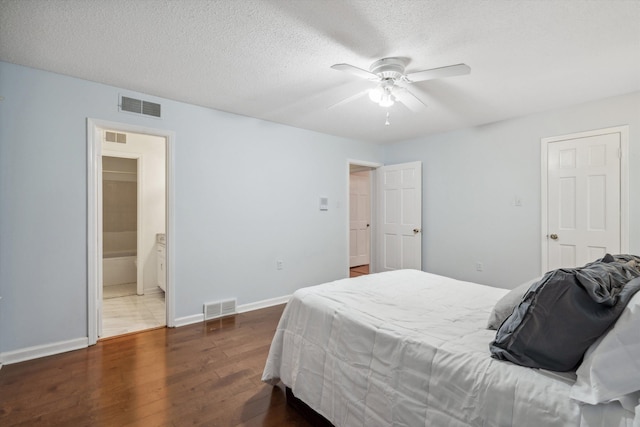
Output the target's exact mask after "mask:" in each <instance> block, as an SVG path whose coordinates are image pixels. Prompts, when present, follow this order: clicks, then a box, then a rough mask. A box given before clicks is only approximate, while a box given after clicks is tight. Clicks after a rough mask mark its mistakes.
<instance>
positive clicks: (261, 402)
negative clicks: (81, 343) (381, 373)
mask: <svg viewBox="0 0 640 427" xmlns="http://www.w3.org/2000/svg"><path fill="white" fill-rule="evenodd" d="M283 309H284V305H279V306H275V307H270V308H266V309H262V310H256V311H252V312H248V313H243V314H238V315H235V316H231V317H227V318H224V319H219V320H213V321H208V322H205V323H198V324H194V325H189V326H184V327H181V328H174V329H166V328H163V329H156V330H152V331H146V332H141V333H138V334H132V335H126V336H122V337H117V338H112V339H108V340H104V341H100V342H99V343H98V344H97V345H95V346H92V347H89V348H87V349H82V350H76V351H73V352H68V353H64V354H59V355H55V356H49V357H45V358H40V359H36V360H31V361H27V362H22V363H16V364H13V365H8V366H4V367H2V369H0V425H1V426H3V427H8V426H35V425H46V426H186V425H189V426H193V425H200V426H224V427H229V426H247V427H249V426H309V423H308V422H307V421H305V420H304V419H303V418H302V417H301V416H300V415H299V414H298V413H297V412H296V411H295V410H293V409H292V408H291V407H289V406H288V405H286V400H285V394H284V389H283V388H282V386H281V385H279V386H277V387H272V386H269V385H266V384H264V383H262V382H261V381H260V378H261V375H262V370H263V368H264V363H265V361H266V358H267V354H268V352H269V345H270V343H271V339H272V337H273V334H274V332H275V328H276V326H277V324H278V320H279V319H280V315H281V314H282V310H283Z"/></svg>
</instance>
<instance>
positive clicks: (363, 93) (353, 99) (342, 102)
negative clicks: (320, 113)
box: [327, 89, 369, 109]
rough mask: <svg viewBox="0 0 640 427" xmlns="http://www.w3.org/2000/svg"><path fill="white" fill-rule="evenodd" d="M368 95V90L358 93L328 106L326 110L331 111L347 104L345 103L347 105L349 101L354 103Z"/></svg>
mask: <svg viewBox="0 0 640 427" xmlns="http://www.w3.org/2000/svg"><path fill="white" fill-rule="evenodd" d="M368 94H369V89H367V90H363V91H362V92H358V93H356V94H355V95H351V96H350V97H348V98H345V99H343V100H342V101H340V102H337V103H335V104H333V105H330V106H328V107H327V109H332V108H336V107H339V106H341V105H344V104H347V103H349V102H351V101H355V100H356V99H358V98H362V97H363V96H365V95H368Z"/></svg>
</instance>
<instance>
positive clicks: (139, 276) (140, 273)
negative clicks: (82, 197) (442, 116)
mask: <svg viewBox="0 0 640 427" xmlns="http://www.w3.org/2000/svg"><path fill="white" fill-rule="evenodd" d="M102 156H109V157H118V158H121V159H134V160H136V164H137V166H136V171H137V179H136V187H137V194H136V203H137V204H138V206H137V212H138V215H137V218H136V223H137V224H136V230H138V231H137V232H136V250H137V249H138V248H141V247H142V236H143V235H144V233H143V232H142V231H143V230H142V229H143V227H144V224H143V221H142V218H144V203H142V201H143V200H144V197H143V194H144V188H143V184H144V183H143V181H144V180H143V179H141V177H143V176H144V174H143V169H144V166H143V165H144V160H143V156H142V153H133V152H130V151H116V150H102V154H101V155H100V157H102ZM99 189H100V188H99ZM102 202H103V200H102V195H99V196H98V210H97V212H96V213H97V214H98V224H96V225H97V227H98V230H99V229H100V228H101V227H103V225H102V221H100V220H99V217H100V212H102ZM102 244H103V242H102V233H98V250H99V251H100V253H99V254H98V259H101V258H102V257H103V253H102V247H103V246H102ZM138 264H140V263H138ZM98 283H100V282H98ZM98 291H100V286H98ZM136 293H137V294H138V295H142V294H144V269H143V268H141V267H140V266H138V267H137V268H136ZM100 298H101V297H100V296H99V298H98V299H100Z"/></svg>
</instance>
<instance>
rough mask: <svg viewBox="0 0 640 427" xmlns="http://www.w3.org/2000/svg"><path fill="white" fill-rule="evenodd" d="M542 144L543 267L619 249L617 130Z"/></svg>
mask: <svg viewBox="0 0 640 427" xmlns="http://www.w3.org/2000/svg"><path fill="white" fill-rule="evenodd" d="M546 148H547V230H546V234H547V239H546V246H547V247H546V249H547V254H548V257H547V266H546V270H547V271H548V270H553V269H556V268H561V267H577V266H581V265H584V264H586V263H588V262H591V261H594V260H596V259H598V258H600V257H602V256H603V255H604V254H606V253H613V254H616V253H620V252H621V207H620V205H621V160H620V159H621V134H620V133H617V132H614V133H604V134H595V135H590V136H577V137H574V138H568V139H562V140H558V141H552V142H547V147H546ZM543 232H544V230H543ZM543 266H544V264H543Z"/></svg>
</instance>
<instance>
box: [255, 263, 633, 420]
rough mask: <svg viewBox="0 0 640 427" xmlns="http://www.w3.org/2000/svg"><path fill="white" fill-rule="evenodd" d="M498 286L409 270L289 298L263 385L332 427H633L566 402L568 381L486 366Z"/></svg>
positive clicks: (597, 408)
mask: <svg viewBox="0 0 640 427" xmlns="http://www.w3.org/2000/svg"><path fill="white" fill-rule="evenodd" d="M506 292H507V290H504V289H499V288H493V287H489V286H483V285H479V284H475V283H469V282H463V281H459V280H454V279H451V278H447V277H443V276H438V275H434V274H429V273H425V272H422V271H416V270H398V271H391V272H385V273H379V274H372V275H368V276H361V277H357V278H353V279H344V280H338V281H335V282H331V283H326V284H323V285H319V286H314V287H309V288H303V289H300V290H298V291H296V292H295V293H294V294H293V296H292V298H291V300H290V301H289V303H288V304H287V307H286V309H285V311H284V313H283V315H282V318H281V320H280V323H279V325H278V328H277V330H276V333H275V336H274V338H273V342H272V345H271V349H270V351H269V356H268V358H267V362H266V366H265V369H264V373H263V377H262V380H263V381H265V382H267V383H269V384H276V383H278V382H279V381H282V383H284V384H285V385H286V386H288V387H290V388H291V389H292V391H293V393H294V394H295V396H296V397H298V398H299V399H301V400H302V401H304V402H305V403H307V404H308V405H309V406H310V407H311V408H312V409H314V410H315V411H316V412H318V413H320V414H321V415H323V416H324V417H325V418H327V419H328V420H329V421H331V422H332V423H333V424H334V425H336V426H369V427H370V426H391V425H393V426H452V427H457V426H460V427H462V426H518V427H523V426H558V427H559V426H563V427H564V426H579V427H596V426H602V427H605V426H606V427H615V426H625V427H631V426H633V418H634V414H633V413H632V412H629V411H627V410H624V409H623V408H622V407H621V406H620V404H619V403H618V402H612V403H609V404H601V405H586V404H579V403H578V402H576V401H574V400H572V399H570V398H569V392H570V389H571V386H572V385H573V383H574V382H575V374H573V373H563V374H559V373H555V372H551V371H545V370H541V369H531V368H525V367H521V366H517V365H514V364H511V363H509V362H504V361H498V360H495V359H492V358H491V357H490V353H489V343H490V342H491V341H492V340H493V338H494V336H495V331H491V330H487V329H486V324H487V319H488V317H489V313H490V312H491V309H492V308H493V306H494V305H495V303H496V301H497V300H498V299H500V298H501V297H502V296H503V295H504V294H505V293H506Z"/></svg>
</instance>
